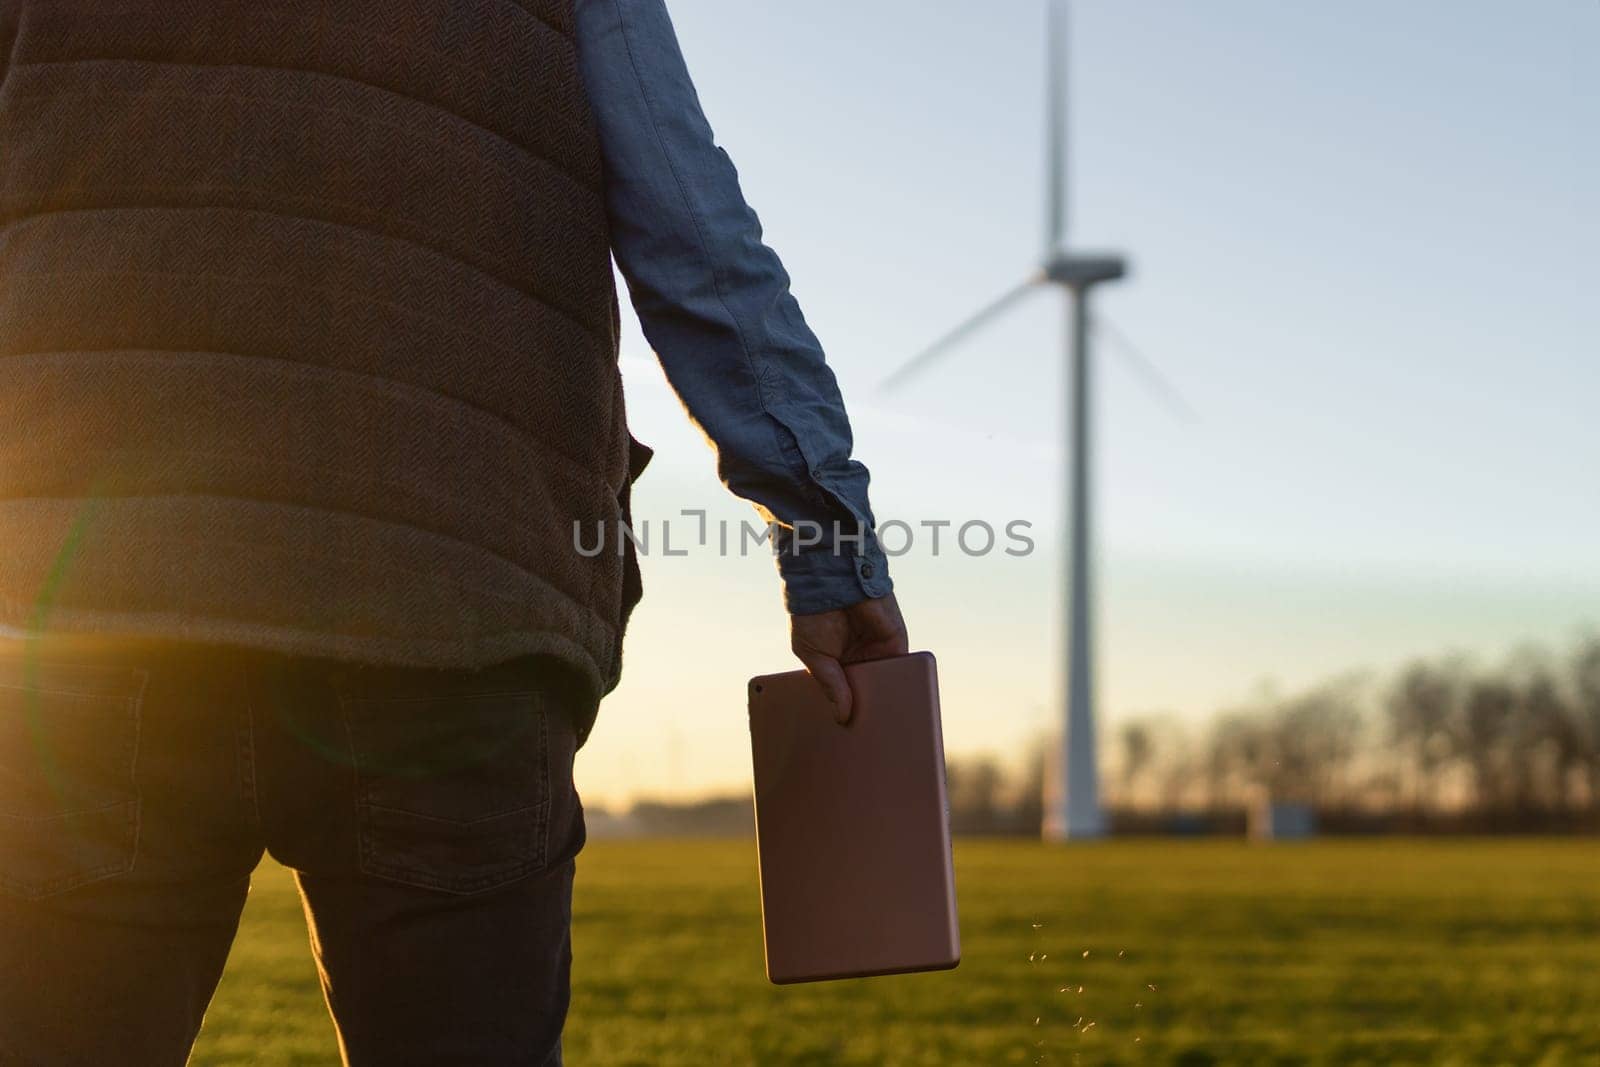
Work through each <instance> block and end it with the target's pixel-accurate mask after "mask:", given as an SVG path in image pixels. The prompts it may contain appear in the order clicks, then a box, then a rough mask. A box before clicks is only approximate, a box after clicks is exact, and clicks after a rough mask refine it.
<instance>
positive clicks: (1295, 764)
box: [949, 634, 1600, 834]
mask: <svg viewBox="0 0 1600 1067" xmlns="http://www.w3.org/2000/svg"><path fill="white" fill-rule="evenodd" d="M1110 741H1111V743H1110V745H1108V746H1106V750H1103V751H1102V756H1103V759H1102V765H1103V766H1104V767H1105V770H1106V772H1107V773H1106V774H1104V776H1103V781H1104V783H1105V787H1106V805H1107V807H1108V809H1109V810H1110V814H1111V818H1112V823H1113V826H1114V827H1119V826H1120V827H1121V828H1124V829H1139V828H1144V829H1153V830H1154V829H1171V828H1174V827H1175V826H1179V825H1182V824H1183V823H1184V822H1185V821H1186V820H1187V821H1188V822H1189V823H1191V824H1195V825H1206V826H1210V827H1211V828H1222V827H1227V828H1236V827H1239V826H1242V823H1243V813H1244V812H1245V811H1246V810H1248V809H1249V808H1251V807H1252V806H1255V805H1259V804H1261V803H1280V804H1302V805H1307V806H1309V807H1311V808H1313V809H1314V810H1315V811H1316V812H1317V813H1318V816H1319V819H1320V820H1321V821H1322V822H1323V823H1324V824H1326V825H1328V826H1330V828H1332V827H1337V826H1347V827H1349V828H1352V829H1362V828H1364V829H1374V830H1377V829H1385V828H1389V829H1417V830H1426V829H1450V828H1456V829H1469V830H1516V829H1578V828H1595V827H1596V824H1597V823H1600V634H1589V635H1586V636H1584V637H1582V638H1580V639H1579V640H1577V641H1576V642H1574V643H1573V645H1572V646H1571V647H1569V648H1567V649H1564V650H1560V651H1550V650H1547V649H1543V648H1538V647H1533V646H1528V647H1524V648H1522V649H1520V650H1519V651H1517V652H1516V653H1515V654H1513V655H1512V656H1510V657H1508V658H1507V659H1505V660H1504V661H1503V662H1500V663H1497V664H1492V665H1484V664H1481V663H1478V662H1475V661H1474V660H1472V659H1470V658H1468V657H1465V656H1447V657H1441V658H1432V659H1419V660H1415V661H1413V662H1411V663H1409V664H1407V665H1406V666H1404V667H1403V668H1401V669H1400V670H1398V671H1395V672H1392V673H1391V674H1388V675H1386V676H1384V675H1374V674H1372V673H1370V672H1364V673H1363V672H1353V673H1350V674H1346V675H1343V676H1340V677H1337V678H1333V679H1330V680H1328V681H1326V682H1323V683H1321V684H1319V685H1316V686H1313V687H1311V688H1309V689H1306V690H1303V691H1299V692H1293V693H1279V692H1277V691H1275V690H1274V689H1272V688H1270V687H1265V688H1263V689H1262V690H1261V691H1260V692H1259V693H1258V694H1257V695H1256V696H1254V697H1253V698H1251V699H1250V700H1248V701H1245V702H1243V703H1241V704H1239V705H1237V706H1232V707H1227V708H1223V709H1220V710H1219V711H1217V712H1216V713H1215V714H1213V715H1212V716H1211V717H1210V718H1209V719H1208V720H1206V721H1205V722H1203V723H1201V724H1199V725H1198V726H1196V725H1195V724H1193V723H1192V722H1188V721H1185V720H1183V719H1181V718H1179V717H1178V716H1176V715H1171V714H1159V713H1158V714H1151V715H1141V716H1136V717H1133V718H1130V719H1127V720H1124V721H1123V722H1122V723H1121V724H1120V725H1119V726H1118V727H1117V729H1116V730H1115V731H1114V734H1113V736H1112V737H1111V738H1110ZM1055 751H1056V750H1055V747H1054V746H1053V745H1050V744H1046V743H1045V742H1044V741H1043V740H1040V741H1038V742H1036V743H1035V744H1034V745H1033V746H1032V747H1031V748H1030V751H1029V753H1028V757H1027V758H1026V759H1025V760H1024V761H1023V763H1022V764H1021V766H1020V767H1018V766H1016V765H1011V766H1007V765H1006V764H1004V763H1003V762H1001V761H1000V760H999V759H998V758H995V757H993V756H977V757H966V758H955V759H952V760H951V761H950V763H949V784H950V799H951V818H952V822H953V824H954V826H955V829H956V830H957V831H958V832H968V833H1022V834H1030V833H1036V832H1037V830H1038V827H1039V825H1040V820H1041V817H1042V813H1043V796H1044V793H1045V789H1046V784H1045V783H1046V775H1045V773H1044V772H1045V759H1046V756H1047V754H1053V753H1054V752H1055ZM1104 757H1109V759H1106V758H1104Z"/></svg>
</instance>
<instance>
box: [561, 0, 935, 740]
mask: <svg viewBox="0 0 1600 1067" xmlns="http://www.w3.org/2000/svg"><path fill="white" fill-rule="evenodd" d="M576 13H577V30H578V46H579V61H580V63H581V64H582V68H583V77H584V82H585V85H586V86H587V89H588V94H589V98H590V105H591V107H592V108H593V110H594V114H595V121H596V123H597V125H598V127H599V131H600V141H601V148H602V152H603V154H604V159H605V170H606V201H607V208H608V212H609V215H610V221H611V230H612V233H611V240H612V248H613V250H614V252H615V254H616V258H617V263H618V265H619V266H620V267H621V269H622V274H623V276H624V278H625V279H626V280H627V283H628V290H629V294H630V296H631V297H632V300H633V306H634V308H635V310H636V311H637V312H638V314H639V318H640V321H641V323H642V324H643V326H644V331H645V335H646V337H648V338H649V340H650V343H651V345H652V347H654V349H655V350H656V354H657V358H658V359H659V360H660V361H661V365H662V368H663V370H664V371H665V372H666V375H667V380H668V381H669V382H670V383H671V385H672V387H673V389H674V390H675V391H676V392H677V394H678V396H679V398H680V399H681V400H682V401H683V403H684V406H685V407H686V408H687V409H688V411H689V414H690V417H691V418H692V419H693V420H694V421H695V422H696V423H697V424H698V425H699V426H700V427H701V429H703V430H704V431H705V433H706V436H707V437H708V438H709V439H710V440H711V442H712V443H713V445H714V447H715V448H716V451H717V467H718V473H719V475H720V476H721V478H722V480H723V482H724V483H725V484H726V485H727V486H728V487H729V488H730V489H731V490H733V491H734V492H735V493H736V494H738V495H739V496H741V497H744V498H745V499H747V500H750V501H751V502H753V503H754V504H755V505H756V506H757V507H758V508H759V509H760V510H761V511H762V513H763V515H764V517H766V518H767V519H769V521H771V522H773V523H775V524H776V527H777V532H776V534H775V538H774V540H775V548H776V549H777V559H778V569H779V572H780V573H781V574H782V576H783V581H784V589H785V597H786V601H787V605H788V608H789V612H790V614H791V616H792V617H793V623H792V626H793V631H794V633H793V645H794V648H795V652H796V654H797V655H799V656H800V658H801V660H802V661H803V662H805V664H806V666H807V667H808V668H810V669H811V670H812V673H813V674H815V675H816V676H817V677H818V679H819V680H820V681H821V682H822V683H823V685H824V686H825V687H826V688H827V689H828V690H829V694H830V696H833V697H834V698H835V703H836V704H840V705H841V710H842V712H843V714H844V715H845V716H848V710H849V692H848V687H846V686H844V677H843V673H842V671H840V670H839V663H840V662H841V661H842V662H849V661H850V660H852V659H867V658H873V657H875V656H880V655H892V654H895V653H896V652H903V651H905V630H904V624H903V623H902V622H901V621H900V617H899V611H898V608H897V607H895V605H894V602H893V595H892V589H893V585H892V583H891V582H890V579H889V571H888V563H887V560H886V559H885V558H884V554H883V551H882V549H881V548H880V546H879V545H878V542H877V538H876V536H875V535H874V534H873V532H872V524H873V519H872V511H871V507H870V505H869V503H868V500H867V482H868V475H867V470H866V468H865V467H864V466H862V464H861V463H859V462H857V461H856V460H854V459H853V458H852V457H851V450H852V447H853V441H852V437H851V432H850V422H849V419H848V417H847V415H846V413H845V407H844V400H843V398H842V397H841V396H840V394H839V388H838V384H837V382H836V381H835V379H834V376H833V372H832V371H831V370H830V369H829V367H828V365H827V362H826V360H825V359H824V357H823V353H822V348H821V345H820V344H819V343H818V341H817V338H816V336H815V335H814V334H813V333H812V332H811V330H810V328H809V327H808V326H807V325H806V322H805V318H804V316H803V315H802V314H801V312H800V307H799V305H798V303H796V301H795V299H794V296H793V295H792V294H791V293H790V291H789V277H788V274H787V273H786V272H785V271H784V268H783V264H782V262H781V261H780V260H779V259H778V256H777V255H776V254H775V253H774V252H773V251H772V250H771V249H770V248H768V247H767V246H766V244H765V243H764V242H763V241H762V235H761V224H760V221H759V220H758V219H757V217H756V214H755V212H754V211H752V210H751V209H750V207H749V205H748V204H747V203H746V202H745V200H744V196H743V194H742V193H741V191H740V188H739V180H738V174H737V172H736V171H735V169H734V166H733V162H732V160H730V159H729V158H728V155H727V153H726V152H724V151H723V150H722V149H721V148H719V147H718V146H717V144H716V140H715V138H714V136H713V134H712V131H711V127H710V124H709V123H708V122H707V120H706V118H705V114H704V112H703V111H702V109H701V106H700V101H699V98H698V96H697V95H696V93H695V89H694V83H693V81H692V80H691V78H690V76H689V72H688V69H687V67H686V65H685V63H684V59H683V54H682V52H681V51H680V49H679V47H678V41H677V36H676V34H675V33H674V31H673V27H672V22H671V18H670V16H669V15H668V14H667V9H666V6H665V3H664V2H663V0H576ZM797 529H798V530H799V531H800V532H801V536H800V538H799V539H798V541H797V539H796V530H797ZM836 531H838V532H841V533H842V534H843V535H844V536H843V537H841V538H839V539H837V540H836V539H835V533H836ZM815 533H820V534H821V535H822V536H821V539H820V542H819V543H817V544H814V545H808V546H807V545H804V542H805V541H807V540H808V539H809V537H808V535H811V536H814V535H815ZM840 689H843V693H842V695H841V694H840V692H839V690H840Z"/></svg>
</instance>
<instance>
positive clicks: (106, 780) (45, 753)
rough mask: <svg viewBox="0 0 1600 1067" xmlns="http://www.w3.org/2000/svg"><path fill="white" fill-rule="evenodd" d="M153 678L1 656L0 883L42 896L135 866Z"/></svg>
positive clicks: (27, 895) (96, 667)
mask: <svg viewBox="0 0 1600 1067" xmlns="http://www.w3.org/2000/svg"><path fill="white" fill-rule="evenodd" d="M146 680H147V675H146V673H145V672H144V671H142V670H136V669H132V668H126V667H115V666H107V665H94V664H81V665H80V664H65V663H53V662H39V661H37V660H32V659H28V658H26V657H23V658H6V659H0V890H3V891H6V892H9V893H12V894H14V895H17V896H21V897H24V898H27V899H38V898H41V897H45V896H50V895H52V894H55V893H62V892H65V891H67V890H69V889H73V888H76V887H78V886H81V885H85V884H88V883H90V882H95V881H99V880H101V879H104V878H110V877H112V876H114V875H117V874H122V873H125V872H127V871H129V870H131V869H132V867H133V863H134V858H135V854H136V852H137V849H138V839H139V794H138V790H137V787H136V786H135V783H134V768H135V764H136V761H137V759H138V748H139V715H140V702H141V701H142V699H143V695H144V687H145V683H146Z"/></svg>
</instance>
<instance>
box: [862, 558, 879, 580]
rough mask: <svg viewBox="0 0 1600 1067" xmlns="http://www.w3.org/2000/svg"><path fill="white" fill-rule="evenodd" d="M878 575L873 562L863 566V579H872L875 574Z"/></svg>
mask: <svg viewBox="0 0 1600 1067" xmlns="http://www.w3.org/2000/svg"><path fill="white" fill-rule="evenodd" d="M877 573H878V568H876V567H874V566H873V565H872V563H871V561H868V562H865V563H863V564H861V577H863V578H871V577H872V576H873V575H874V574H877Z"/></svg>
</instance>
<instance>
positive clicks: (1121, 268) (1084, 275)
mask: <svg viewBox="0 0 1600 1067" xmlns="http://www.w3.org/2000/svg"><path fill="white" fill-rule="evenodd" d="M1045 2H1046V5H1047V16H1048V24H1047V28H1046V51H1047V64H1048V66H1047V74H1046V86H1047V90H1046V91H1047V96H1046V102H1045V116H1046V129H1045V145H1046V149H1045V157H1046V176H1045V178H1046V186H1045V241H1044V260H1043V263H1042V264H1041V266H1040V267H1039V268H1038V269H1037V270H1036V271H1035V273H1034V274H1033V275H1032V276H1031V277H1029V278H1028V279H1027V280H1025V281H1024V282H1023V283H1022V284H1021V285H1018V286H1017V287H1016V288H1014V289H1012V290H1011V291H1009V292H1007V293H1006V294H1004V295H1003V296H1001V297H1000V298H999V299H997V300H995V301H994V302H993V303H991V304H989V305H988V306H987V307H985V308H983V309H982V310H981V311H979V312H978V313H977V314H975V315H973V316H972V317H971V318H969V319H968V320H967V321H966V322H964V323H962V324H961V325H960V326H957V327H956V328H955V329H954V330H952V331H950V332H949V333H948V334H946V335H945V336H944V337H943V338H941V339H940V340H939V341H937V342H935V343H934V344H933V345H932V346H930V347H929V348H927V349H924V350H923V352H922V353H921V354H920V355H918V356H917V357H916V358H915V359H913V360H911V361H910V362H909V363H907V364H906V365H905V366H903V367H901V368H900V369H899V370H898V371H896V372H895V373H894V374H892V375H890V376H889V378H887V379H886V380H885V381H884V382H883V385H882V386H881V388H882V389H885V390H888V389H894V388H897V387H898V386H900V385H903V384H904V383H905V382H906V381H907V380H909V379H910V378H911V377H913V376H914V375H916V374H918V373H920V372H921V371H923V370H925V369H926V368H927V367H928V366H929V365H930V364H931V363H933V362H934V361H935V360H937V359H938V358H940V357H941V356H943V355H945V354H946V353H948V352H949V351H950V350H951V349H953V348H955V347H956V346H957V345H959V344H960V343H961V342H963V341H965V340H966V339H967V338H969V337H971V336H972V335H973V334H975V333H977V332H978V331H979V330H980V329H982V328H983V327H984V326H986V325H988V324H989V323H990V322H993V321H994V320H996V319H998V318H999V317H1000V316H1002V315H1003V314H1005V313H1006V312H1007V311H1009V310H1010V309H1011V308H1012V307H1013V306H1014V305H1015V304H1017V303H1018V302H1019V301H1021V300H1022V299H1023V298H1024V297H1026V296H1028V295H1029V294H1031V293H1033V292H1034V291H1035V290H1037V289H1038V288H1040V287H1042V286H1057V287H1059V288H1060V290H1061V292H1062V294H1063V297H1064V301H1063V303H1064V304H1065V310H1066V311H1067V322H1066V336H1065V339H1064V347H1065V350H1066V352H1065V354H1066V358H1067V368H1068V373H1067V374H1066V384H1067V397H1066V401H1067V418H1066V438H1067V440H1066V444H1067V457H1068V484H1067V494H1066V516H1065V517H1066V527H1067V544H1066V557H1067V571H1068V581H1067V588H1066V590H1065V591H1064V600H1065V604H1064V615H1065V622H1066V626H1065V630H1064V636H1065V638H1066V646H1067V647H1066V649H1065V653H1066V656H1065V658H1066V678H1065V682H1066V686H1065V688H1066V694H1065V696H1066V699H1065V712H1066V715H1065V721H1064V723H1063V729H1062V738H1061V739H1062V750H1061V754H1060V760H1061V762H1060V764H1059V771H1060V773H1061V775H1062V776H1063V778H1064V782H1063V788H1062V789H1060V790H1059V797H1058V798H1057V802H1056V803H1055V804H1054V805H1053V806H1051V807H1050V808H1048V809H1047V810H1046V812H1045V827H1044V832H1045V836H1046V837H1047V838H1051V839H1056V840H1062V839H1067V838H1095V837H1100V836H1101V835H1103V834H1104V833H1105V830H1106V825H1105V817H1104V814H1103V813H1102V812H1101V809H1100V776H1099V770H1098V768H1097V766H1096V763H1095V710H1094V701H1095V690H1094V654H1095V649H1094V629H1093V626H1094V622H1093V620H1094V603H1093V594H1094V589H1093V584H1092V579H1093V567H1092V561H1091V558H1090V557H1091V547H1092V542H1093V536H1094V527H1093V523H1092V521H1091V520H1092V512H1091V507H1092V503H1093V493H1092V492H1091V484H1090V478H1091V475H1092V472H1093V464H1092V462H1091V460H1092V445H1093V440H1094V434H1093V427H1092V425H1091V424H1090V417H1091V409H1092V405H1091V404H1090V391H1091V389H1092V388H1093V367H1092V366H1091V363H1090V350H1089V341H1090V336H1089V335H1090V325H1091V319H1090V312H1089V297H1090V293H1091V291H1092V290H1093V289H1094V287H1095V286H1096V285H1099V284H1100V283H1102V282H1109V281H1115V280H1116V279H1118V278H1121V277H1122V276H1123V275H1124V274H1126V273H1127V263H1126V262H1125V261H1124V260H1123V259H1122V257H1121V256H1116V255H1109V254H1085V253H1081V252H1073V251H1069V250H1068V249H1067V189H1066V182H1067V10H1066V0H1045ZM1145 369H1146V370H1147V371H1148V369H1149V368H1148V367H1147V368H1145Z"/></svg>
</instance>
